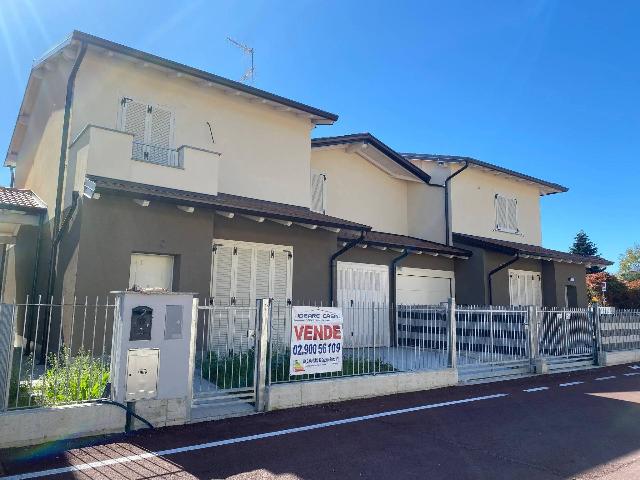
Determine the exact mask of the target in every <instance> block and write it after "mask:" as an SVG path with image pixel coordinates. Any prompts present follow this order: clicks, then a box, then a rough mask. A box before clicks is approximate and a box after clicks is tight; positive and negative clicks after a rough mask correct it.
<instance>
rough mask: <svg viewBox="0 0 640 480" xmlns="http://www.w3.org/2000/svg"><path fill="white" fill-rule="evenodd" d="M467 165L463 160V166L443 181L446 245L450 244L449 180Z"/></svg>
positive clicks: (466, 161) (467, 162)
mask: <svg viewBox="0 0 640 480" xmlns="http://www.w3.org/2000/svg"><path fill="white" fill-rule="evenodd" d="M468 166H469V161H468V160H465V161H464V166H463V167H461V168H460V169H458V170H456V171H455V172H453V173H452V174H451V175H449V176H448V177H447V178H446V179H445V181H444V224H445V228H446V241H445V243H446V244H447V245H451V222H450V220H449V181H450V180H451V179H452V178H453V177H455V176H456V175H458V174H459V173H462V172H463V171H465V170H466V169H467V167H468Z"/></svg>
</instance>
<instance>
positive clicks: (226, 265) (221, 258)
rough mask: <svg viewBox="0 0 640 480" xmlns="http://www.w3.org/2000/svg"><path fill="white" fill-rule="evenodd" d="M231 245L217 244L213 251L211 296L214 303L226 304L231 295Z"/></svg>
mask: <svg viewBox="0 0 640 480" xmlns="http://www.w3.org/2000/svg"><path fill="white" fill-rule="evenodd" d="M232 258H233V247H231V246H227V245H224V246H223V245H217V246H216V247H215V250H214V252H213V273H212V277H213V281H214V286H213V292H212V293H213V297H214V300H215V304H216V305H219V306H228V305H229V304H230V302H231V296H232V284H231V281H232V263H233V262H232Z"/></svg>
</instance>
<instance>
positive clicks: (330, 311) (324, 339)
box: [289, 307, 342, 375]
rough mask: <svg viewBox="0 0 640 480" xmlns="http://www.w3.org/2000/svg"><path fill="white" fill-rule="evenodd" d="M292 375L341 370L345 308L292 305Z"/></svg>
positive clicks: (290, 371) (290, 366) (290, 370)
mask: <svg viewBox="0 0 640 480" xmlns="http://www.w3.org/2000/svg"><path fill="white" fill-rule="evenodd" d="M291 323H292V325H291V360H290V362H289V374H290V375H308V374H314V373H326V372H339V371H340V370H342V310H341V309H340V308H335V307H292V319H291Z"/></svg>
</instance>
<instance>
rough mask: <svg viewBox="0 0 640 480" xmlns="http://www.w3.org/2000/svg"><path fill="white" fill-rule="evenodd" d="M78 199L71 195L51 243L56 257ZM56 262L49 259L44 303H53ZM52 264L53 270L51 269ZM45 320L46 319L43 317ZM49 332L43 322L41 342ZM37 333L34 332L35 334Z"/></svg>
mask: <svg viewBox="0 0 640 480" xmlns="http://www.w3.org/2000/svg"><path fill="white" fill-rule="evenodd" d="M79 198H80V192H77V191H74V192H72V193H71V206H70V207H69V210H67V213H66V214H65V216H64V219H63V220H62V224H61V225H60V230H58V233H57V235H56V236H55V238H54V239H53V242H52V246H51V250H52V251H54V250H55V252H56V256H57V253H58V247H59V245H60V242H61V241H62V237H64V234H65V232H66V229H67V225H68V224H69V221H70V220H71V217H73V214H74V213H75V212H76V209H77V207H78V199H79ZM55 260H56V261H55V262H53V257H52V258H51V259H49V281H48V282H47V283H48V286H47V298H46V299H45V303H46V301H47V300H48V299H50V300H51V303H53V300H52V297H53V288H54V286H55V283H56V264H57V260H58V259H57V258H56V259H55ZM52 264H53V268H51V267H52ZM45 318H46V317H45ZM48 330H49V325H48V324H47V322H45V325H44V330H43V337H42V338H43V341H45V340H44V339H46V338H47V333H48ZM37 333H38V332H36V334H37ZM45 354H46V349H44V348H43V349H42V352H41V357H40V361H41V362H45V361H46V355H45Z"/></svg>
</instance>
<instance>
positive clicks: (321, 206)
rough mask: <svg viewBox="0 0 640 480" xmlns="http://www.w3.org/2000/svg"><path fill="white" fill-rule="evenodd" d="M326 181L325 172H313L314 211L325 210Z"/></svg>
mask: <svg viewBox="0 0 640 480" xmlns="http://www.w3.org/2000/svg"><path fill="white" fill-rule="evenodd" d="M325 181H326V177H325V175H324V174H323V173H315V172H312V173H311V210H313V211H314V212H320V213H324V212H325V199H324V192H325V187H324V182H325Z"/></svg>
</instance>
